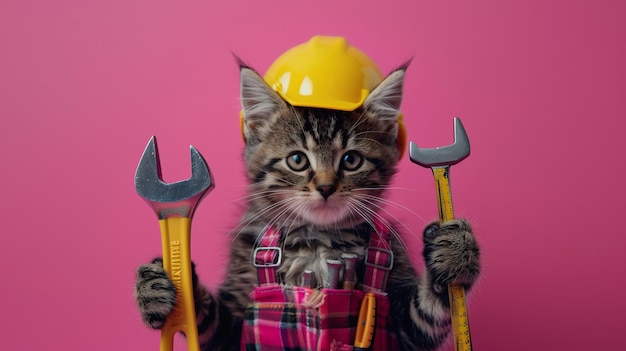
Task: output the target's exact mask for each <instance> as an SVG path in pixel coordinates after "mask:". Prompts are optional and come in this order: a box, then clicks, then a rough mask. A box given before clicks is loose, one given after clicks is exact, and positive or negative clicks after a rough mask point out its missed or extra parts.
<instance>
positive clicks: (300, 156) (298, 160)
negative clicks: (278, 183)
mask: <svg viewBox="0 0 626 351" xmlns="http://www.w3.org/2000/svg"><path fill="white" fill-rule="evenodd" d="M287 166H289V168H291V170H293V171H295V172H301V171H304V170H305V169H307V168H308V167H309V159H308V158H307V157H306V155H305V154H304V152H302V151H296V152H292V153H291V154H289V156H287Z"/></svg>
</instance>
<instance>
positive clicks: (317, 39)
mask: <svg viewBox="0 0 626 351" xmlns="http://www.w3.org/2000/svg"><path fill="white" fill-rule="evenodd" d="M263 78H264V79H265V82H266V83H267V84H268V85H269V86H270V87H272V89H273V90H274V91H276V92H277V93H278V94H280V96H282V98H283V99H285V101H287V102H288V103H290V104H291V105H293V106H301V107H316V108H325V109H333V110H341V111H354V110H356V109H357V108H359V107H360V106H361V105H363V102H365V99H366V98H367V96H368V95H369V93H370V92H371V91H372V90H373V89H374V88H375V87H376V86H377V85H378V84H379V83H380V82H381V81H382V80H383V79H384V76H383V74H382V73H381V71H380V69H379V68H378V66H377V65H376V63H374V61H372V59H371V58H369V56H367V55H366V54H365V53H363V52H362V51H360V50H359V49H357V48H355V47H354V46H351V45H350V44H349V43H348V41H347V40H346V39H345V38H343V37H332V36H314V37H313V38H311V39H310V40H309V41H308V42H306V43H303V44H300V45H297V46H295V47H293V48H291V49H289V50H287V51H286V52H285V53H283V54H282V55H281V56H279V57H278V58H277V59H276V61H274V62H273V63H272V65H271V66H270V67H269V68H268V69H267V72H266V73H265V76H264V77H263ZM398 124H399V129H398V149H399V150H398V151H399V152H400V157H402V154H403V153H404V149H405V148H406V129H405V127H404V123H403V122H402V114H400V115H399V117H398Z"/></svg>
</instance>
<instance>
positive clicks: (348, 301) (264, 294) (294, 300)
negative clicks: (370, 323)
mask: <svg viewBox="0 0 626 351" xmlns="http://www.w3.org/2000/svg"><path fill="white" fill-rule="evenodd" d="M363 295H364V293H363V292H362V291H360V290H344V289H323V290H313V289H306V288H302V287H285V286H278V285H272V286H263V287H256V288H255V289H254V291H253V292H252V293H251V294H250V301H253V302H252V303H251V304H250V305H249V306H248V308H247V309H246V315H245V321H244V326H243V340H242V341H243V346H244V347H245V350H263V351H278V350H281V351H282V350H285V349H289V350H303V351H304V350H306V351H327V350H331V349H341V347H342V346H344V345H345V346H349V345H352V343H353V341H354V337H355V330H356V322H357V319H358V315H359V310H360V306H361V301H362V299H363Z"/></svg>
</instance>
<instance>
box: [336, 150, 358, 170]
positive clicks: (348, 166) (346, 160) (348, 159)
mask: <svg viewBox="0 0 626 351" xmlns="http://www.w3.org/2000/svg"><path fill="white" fill-rule="evenodd" d="M361 165H363V156H361V154H360V153H358V152H356V151H348V152H346V153H345V154H343V156H341V168H343V169H344V170H346V171H355V170H357V169H358V168H359V167H361Z"/></svg>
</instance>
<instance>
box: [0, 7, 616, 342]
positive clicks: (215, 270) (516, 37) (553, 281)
mask: <svg viewBox="0 0 626 351" xmlns="http://www.w3.org/2000/svg"><path fill="white" fill-rule="evenodd" d="M625 16H626V6H625V5H624V2H621V1H604V0H598V1H516V2H511V1H509V2H505V1H497V0H491V1H488V0H485V1H395V0H388V1H384V2H371V3H366V2H364V1H352V0H350V1H323V0H320V1H313V2H299V1H220V2H218V1H208V0H205V1H155V0H151V1H145V0H143V1H142V0H124V1H113V0H110V1H99V2H94V1H77V0H75V1H68V0H58V1H34V0H20V1H17V0H16V1H12V0H9V1H6V0H5V1H2V2H1V3H0V162H1V163H0V167H1V168H0V194H1V197H2V200H1V201H0V213H1V216H2V217H1V218H2V221H3V223H4V224H3V229H2V231H1V233H0V235H1V237H2V242H1V244H0V267H2V275H1V276H2V278H1V280H2V283H0V311H2V312H1V314H2V317H1V318H0V336H1V340H2V346H0V348H1V349H3V350H131V349H132V350H157V349H158V338H159V336H158V333H157V332H154V331H151V330H148V329H147V328H145V327H144V326H143V325H142V323H141V321H140V318H139V315H138V313H137V311H136V308H135V305H134V301H133V298H132V286H133V281H134V271H135V268H136V267H137V266H138V265H140V264H141V263H143V262H146V261H147V260H149V259H151V258H152V257H154V256H156V255H158V254H159V252H160V238H159V231H158V225H157V221H156V217H155V216H154V214H153V213H151V210H150V208H149V207H148V206H147V205H146V204H145V203H144V202H143V200H141V199H140V198H139V197H138V196H137V195H136V193H135V189H134V185H133V175H134V172H135V167H136V165H137V162H138V160H139V157H140V155H141V152H142V151H143V148H144V146H145V144H146V142H147V141H148V138H149V137H150V136H151V135H156V136H157V138H158V140H159V146H160V152H161V161H162V165H163V171H164V176H165V180H168V181H173V180H178V179H182V178H186V177H188V176H189V174H190V171H189V154H188V152H189V151H188V145H189V144H193V145H194V146H195V147H197V148H198V149H199V150H200V152H201V153H202V154H203V155H204V157H205V159H206V160H207V161H208V163H209V165H210V167H211V169H212V172H213V175H214V177H215V181H216V184H217V187H216V189H215V190H214V191H213V192H212V193H211V194H210V195H209V196H208V197H207V198H206V199H205V200H204V202H203V203H202V204H201V205H200V207H199V209H198V212H197V213H196V217H195V219H194V224H193V235H192V237H193V249H192V256H193V258H194V260H195V261H196V262H197V264H198V267H199V268H198V270H199V274H200V276H201V279H203V280H204V281H205V282H207V283H208V284H209V285H210V286H212V287H214V286H215V285H217V284H218V283H219V281H220V279H221V277H222V275H223V272H224V268H225V258H226V254H225V252H226V251H225V248H226V246H227V245H228V243H229V240H231V238H232V237H229V236H228V235H227V233H228V231H229V230H230V228H231V227H232V226H233V225H234V224H235V223H236V222H237V219H238V216H239V213H240V205H241V203H242V198H243V191H244V179H243V176H242V165H241V156H240V155H241V151H242V141H241V137H240V135H239V130H238V128H239V127H238V119H237V118H238V111H239V105H238V104H239V103H238V70H237V67H236V65H235V63H234V61H233V58H232V54H231V52H236V53H237V54H239V55H240V56H241V57H243V58H244V59H245V60H246V61H247V62H249V63H250V64H251V65H253V66H254V67H256V68H257V69H258V70H259V71H262V72H263V71H265V69H266V68H267V67H268V66H269V64H270V63H271V62H272V60H273V59H274V58H275V57H277V56H278V55H279V54H280V53H281V52H282V51H284V50H286V49H287V48H289V47H291V46H293V45H295V44H298V43H300V42H303V41H306V40H307V39H308V38H309V37H310V36H312V35H314V34H326V35H343V36H345V37H347V38H348V39H349V40H350V41H351V42H352V43H353V44H354V45H355V46H357V47H359V48H361V49H362V50H363V51H365V52H367V53H369V55H370V56H371V57H372V58H373V59H374V60H375V61H377V62H378V63H379V65H380V67H381V68H382V70H383V71H385V72H389V70H391V69H392V68H393V67H394V66H396V65H397V64H399V63H402V62H403V61H405V60H406V59H408V58H409V57H413V58H414V59H413V63H412V65H411V67H410V69H409V71H408V76H407V81H406V92H405V99H404V102H403V108H402V109H403V112H404V114H405V120H406V124H407V127H408V131H409V139H410V140H413V141H415V142H417V143H418V144H419V145H420V146H425V147H434V146H438V145H442V144H448V143H451V142H452V118H453V117H454V116H458V117H461V119H462V120H463V122H464V125H465V127H466V129H467V131H468V133H469V136H470V140H471V143H472V155H471V156H470V157H469V158H468V159H467V160H465V161H464V162H463V163H461V164H459V165H457V166H455V167H453V169H452V187H453V195H454V202H455V209H456V213H457V216H459V217H466V218H468V219H469V220H471V222H472V223H473V225H474V229H475V232H476V235H477V237H478V239H479V240H480V243H481V245H482V253H483V256H482V257H483V266H484V274H483V276H482V278H481V280H480V283H479V284H478V286H477V287H476V289H475V291H474V292H473V294H472V296H471V298H470V323H471V329H472V336H473V343H474V347H475V349H476V350H503V349H507V350H566V349H567V350H600V349H602V350H609V349H620V346H619V345H622V346H621V347H623V345H624V342H623V336H624V326H623V323H622V321H623V316H624V315H625V314H626V304H625V302H624V301H625V300H624V298H623V296H622V295H623V292H624V288H626V284H625V283H624V279H625V278H626V274H625V268H624V267H625V266H626V255H625V254H624V248H625V247H626V246H625V244H626V239H625V235H624V229H623V227H624V224H622V223H621V222H620V218H622V216H624V209H625V206H624V203H623V200H624V198H625V197H626V187H625V186H624V184H623V179H624V175H623V174H624V173H623V172H624V164H625V161H626V157H625V156H624V154H625V153H626V138H625V137H624V130H626V123H625V120H626V65H625V64H624V63H625V62H626V22H625V21H624V18H625ZM400 168H401V169H400V174H399V175H398V177H397V178H396V181H395V184H394V185H395V189H394V190H393V191H392V192H391V200H393V201H394V202H396V203H397V206H391V207H390V208H389V209H390V211H391V212H393V213H394V215H396V216H397V217H398V218H401V219H402V220H403V221H404V223H406V226H407V227H408V228H410V229H411V231H412V232H413V233H414V235H410V234H409V236H408V237H407V238H406V241H407V242H409V243H410V246H411V250H412V251H413V252H414V255H415V263H416V265H418V267H420V269H421V265H422V261H421V258H420V249H421V243H420V235H421V230H422V228H423V226H424V225H425V224H426V223H427V222H429V221H431V220H433V219H435V218H436V216H437V210H436V202H435V194H434V185H433V182H432V176H431V174H430V171H428V170H426V169H423V168H420V167H419V166H417V165H414V164H412V163H411V162H410V161H409V159H408V157H405V158H404V159H403V160H402V164H401V167H400ZM181 349H182V348H181ZM445 349H446V350H451V349H452V348H451V346H450V345H448V346H446V348H445Z"/></svg>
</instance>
